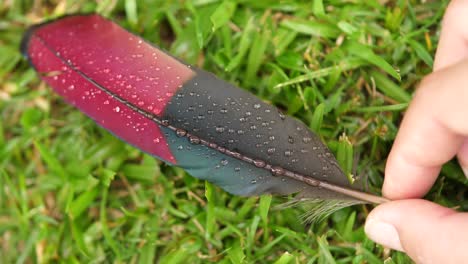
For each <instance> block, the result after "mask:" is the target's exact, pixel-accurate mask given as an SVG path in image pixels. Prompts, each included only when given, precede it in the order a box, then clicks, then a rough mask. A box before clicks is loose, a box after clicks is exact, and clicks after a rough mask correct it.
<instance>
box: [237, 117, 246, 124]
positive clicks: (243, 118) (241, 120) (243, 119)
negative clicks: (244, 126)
mask: <svg viewBox="0 0 468 264" xmlns="http://www.w3.org/2000/svg"><path fill="white" fill-rule="evenodd" d="M239 121H240V122H241V123H244V122H245V121H247V118H245V117H241V118H239Z"/></svg>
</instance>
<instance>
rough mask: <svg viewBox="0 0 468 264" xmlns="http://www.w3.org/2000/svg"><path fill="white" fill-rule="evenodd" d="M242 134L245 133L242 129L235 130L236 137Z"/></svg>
mask: <svg viewBox="0 0 468 264" xmlns="http://www.w3.org/2000/svg"><path fill="white" fill-rule="evenodd" d="M244 133H245V131H244V130H242V129H239V130H237V134H238V135H243V134H244Z"/></svg>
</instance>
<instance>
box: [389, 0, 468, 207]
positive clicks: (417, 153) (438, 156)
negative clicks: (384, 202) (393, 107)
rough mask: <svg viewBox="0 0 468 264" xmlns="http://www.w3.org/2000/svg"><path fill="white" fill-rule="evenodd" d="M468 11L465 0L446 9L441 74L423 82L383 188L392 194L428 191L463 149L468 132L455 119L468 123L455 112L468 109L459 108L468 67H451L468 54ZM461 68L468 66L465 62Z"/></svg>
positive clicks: (456, 0) (467, 101)
mask: <svg viewBox="0 0 468 264" xmlns="http://www.w3.org/2000/svg"><path fill="white" fill-rule="evenodd" d="M467 13H468V1H465V0H454V1H452V2H451V3H450V5H449V7H448V8H447V10H446V13H445V16H444V20H443V23H442V32H441V37H440V41H439V44H438V49H437V53H436V58H435V62H434V71H435V72H436V73H433V74H432V76H431V77H429V78H426V80H425V81H423V83H422V84H421V85H420V88H419V91H418V92H417V93H416V95H415V97H414V99H413V101H412V103H411V104H410V107H409V108H408V111H407V113H406V115H405V118H404V119H403V122H402V124H401V126H400V131H399V132H398V136H397V138H396V140H395V143H394V146H393V148H392V151H391V152H390V155H389V158H388V160H387V166H386V172H385V182H384V186H383V193H384V195H385V196H387V197H389V198H391V199H402V198H416V197H421V196H423V195H424V194H425V193H426V192H427V191H428V190H429V189H430V188H431V186H432V185H433V183H434V181H435V180H436V178H437V176H438V174H439V172H440V168H441V166H442V164H443V163H445V162H447V161H448V160H450V159H451V158H452V157H453V156H454V155H455V154H456V153H457V151H458V149H459V148H460V145H461V144H462V141H463V138H464V137H463V135H464V134H465V132H466V131H468V130H466V131H465V130H463V128H460V127H458V126H457V125H454V124H452V123H454V122H457V121H458V122H462V123H467V122H466V121H465V120H464V118H460V117H458V118H456V117H454V115H455V114H456V113H457V112H455V111H461V113H468V109H467V108H466V107H463V108H462V109H459V108H460V107H457V106H465V105H466V104H468V99H467V98H465V97H466V96H462V95H463V94H466V91H465V90H466V89H465V88H464V87H466V86H467V84H468V80H465V79H467V77H464V75H466V73H467V72H464V73H463V72H459V74H460V75H457V74H458V73H457V72H458V71H455V70H454V69H446V68H449V67H450V66H451V65H454V64H456V63H459V62H460V61H462V60H464V59H465V58H467V57H468V44H467V43H468V28H467V27H466V26H465V25H466V24H467V23H468V16H466V14H467ZM458 67H459V68H460V67H461V68H465V67H466V66H463V63H461V65H459V66H458ZM443 69H445V70H443ZM439 71H440V72H439ZM444 72H452V73H451V74H449V75H448V74H446V73H444ZM442 95H443V96H442ZM465 115H466V114H465ZM455 128H457V130H454V129H455ZM467 149H468V148H467Z"/></svg>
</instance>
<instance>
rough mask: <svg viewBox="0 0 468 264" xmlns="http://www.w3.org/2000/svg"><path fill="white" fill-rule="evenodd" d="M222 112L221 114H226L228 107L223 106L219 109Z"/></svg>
mask: <svg viewBox="0 0 468 264" xmlns="http://www.w3.org/2000/svg"><path fill="white" fill-rule="evenodd" d="M219 111H220V112H221V114H225V113H227V112H228V110H227V109H226V108H222V109H221V110H219Z"/></svg>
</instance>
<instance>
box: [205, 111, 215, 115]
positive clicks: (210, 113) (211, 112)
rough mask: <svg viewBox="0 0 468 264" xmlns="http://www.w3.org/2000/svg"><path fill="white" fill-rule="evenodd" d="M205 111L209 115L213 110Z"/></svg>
mask: <svg viewBox="0 0 468 264" xmlns="http://www.w3.org/2000/svg"><path fill="white" fill-rule="evenodd" d="M206 112H207V113H208V114H209V115H212V114H213V113H214V111H213V110H208V111H206Z"/></svg>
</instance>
